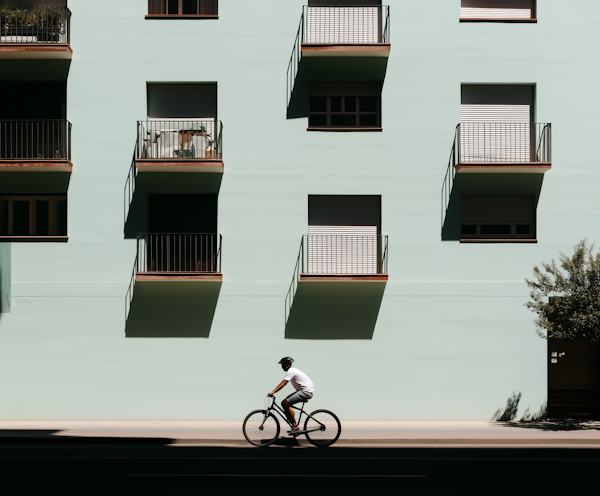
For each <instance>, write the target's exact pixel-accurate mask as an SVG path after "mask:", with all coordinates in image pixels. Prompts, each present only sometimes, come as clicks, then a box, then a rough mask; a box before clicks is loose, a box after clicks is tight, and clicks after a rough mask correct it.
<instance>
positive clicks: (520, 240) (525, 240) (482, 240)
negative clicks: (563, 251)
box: [460, 238, 538, 243]
mask: <svg viewBox="0 0 600 496" xmlns="http://www.w3.org/2000/svg"><path fill="white" fill-rule="evenodd" d="M460 242H461V243H537V242H538V240H537V238H461V239H460Z"/></svg>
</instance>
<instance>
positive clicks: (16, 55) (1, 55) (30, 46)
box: [0, 43, 73, 60]
mask: <svg viewBox="0 0 600 496" xmlns="http://www.w3.org/2000/svg"><path fill="white" fill-rule="evenodd" d="M72 58H73V50H72V49H71V47H70V46H69V45H67V44H60V43H57V44H47V45H42V44H39V43H0V59H21V60H22V59H62V60H71V59H72Z"/></svg>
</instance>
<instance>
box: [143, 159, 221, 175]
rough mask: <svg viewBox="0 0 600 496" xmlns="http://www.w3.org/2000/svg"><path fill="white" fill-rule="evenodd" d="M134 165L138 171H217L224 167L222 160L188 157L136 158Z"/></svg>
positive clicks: (219, 171)
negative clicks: (180, 158)
mask: <svg viewBox="0 0 600 496" xmlns="http://www.w3.org/2000/svg"><path fill="white" fill-rule="evenodd" d="M135 166H136V167H137V169H138V171H139V172H144V171H145V172H217V173H222V172H223V171H224V169H225V165H224V164H223V160H219V159H188V160H177V159H175V160H165V159H154V158H143V159H136V161H135Z"/></svg>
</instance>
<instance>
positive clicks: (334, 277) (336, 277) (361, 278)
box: [300, 274, 388, 282]
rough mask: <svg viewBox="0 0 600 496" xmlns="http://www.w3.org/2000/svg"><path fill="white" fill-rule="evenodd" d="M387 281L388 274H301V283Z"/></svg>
mask: <svg viewBox="0 0 600 496" xmlns="http://www.w3.org/2000/svg"><path fill="white" fill-rule="evenodd" d="M387 280H388V275H387V274H300V281H319V282H323V281H347V282H371V281H387Z"/></svg>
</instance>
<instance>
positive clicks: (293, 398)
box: [286, 391, 313, 405]
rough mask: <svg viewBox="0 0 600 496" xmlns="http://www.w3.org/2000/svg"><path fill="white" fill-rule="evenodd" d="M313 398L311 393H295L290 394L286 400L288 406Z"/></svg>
mask: <svg viewBox="0 0 600 496" xmlns="http://www.w3.org/2000/svg"><path fill="white" fill-rule="evenodd" d="M312 397H313V394H312V393H309V392H308V391H296V392H294V393H292V394H290V395H289V396H288V397H287V398H286V400H287V401H288V403H289V404H290V405H295V404H296V403H300V402H302V401H308V400H310V399H311V398H312Z"/></svg>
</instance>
